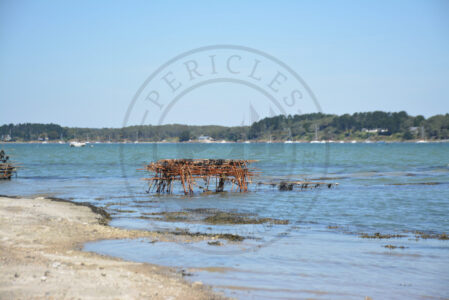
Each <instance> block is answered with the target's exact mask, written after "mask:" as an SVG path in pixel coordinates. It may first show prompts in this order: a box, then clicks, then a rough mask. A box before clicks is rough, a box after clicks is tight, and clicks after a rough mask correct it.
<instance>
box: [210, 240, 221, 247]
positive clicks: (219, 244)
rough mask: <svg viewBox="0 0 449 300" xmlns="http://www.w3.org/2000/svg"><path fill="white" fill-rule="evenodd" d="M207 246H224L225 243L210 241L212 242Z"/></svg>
mask: <svg viewBox="0 0 449 300" xmlns="http://www.w3.org/2000/svg"><path fill="white" fill-rule="evenodd" d="M207 244H208V245H211V246H223V243H222V242H220V241H210V242H207Z"/></svg>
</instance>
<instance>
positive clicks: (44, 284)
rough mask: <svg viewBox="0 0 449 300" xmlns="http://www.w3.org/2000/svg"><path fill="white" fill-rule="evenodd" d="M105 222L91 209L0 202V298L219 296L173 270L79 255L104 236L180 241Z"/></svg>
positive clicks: (41, 200) (0, 199)
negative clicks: (86, 247) (87, 246)
mask: <svg viewBox="0 0 449 300" xmlns="http://www.w3.org/2000/svg"><path fill="white" fill-rule="evenodd" d="M106 224H107V214H105V213H103V214H102V211H101V210H96V209H95V208H94V207H87V206H82V205H75V204H73V203H70V202H63V201H57V200H55V199H53V200H51V199H44V198H41V197H40V198H35V199H25V198H9V197H0V266H1V271H0V299H19V298H20V299H30V298H33V299H44V298H45V299H86V298H89V299H222V297H221V296H220V295H217V294H214V293H213V292H212V291H211V289H210V288H209V287H207V286H204V285H203V284H202V283H201V282H194V283H189V282H187V281H185V280H184V279H183V278H182V274H181V272H179V271H177V270H175V269H172V268H167V267H161V266H156V265H151V264H145V263H134V262H127V261H123V260H120V259H116V258H111V257H106V256H101V255H98V254H95V253H88V252H83V251H81V248H82V245H83V244H84V243H86V242H90V241H96V240H101V239H123V238H138V237H148V238H150V239H151V238H152V239H157V240H170V239H174V238H176V239H179V238H181V239H182V237H170V236H166V235H164V234H161V233H155V232H147V231H138V230H123V229H119V228H113V227H109V226H107V225H106Z"/></svg>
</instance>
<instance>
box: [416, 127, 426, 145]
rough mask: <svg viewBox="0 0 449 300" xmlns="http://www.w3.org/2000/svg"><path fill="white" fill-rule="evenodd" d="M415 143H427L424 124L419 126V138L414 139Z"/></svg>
mask: <svg viewBox="0 0 449 300" xmlns="http://www.w3.org/2000/svg"><path fill="white" fill-rule="evenodd" d="M416 143H417V144H427V143H428V141H426V138H425V134H424V126H421V139H420V140H419V141H416Z"/></svg>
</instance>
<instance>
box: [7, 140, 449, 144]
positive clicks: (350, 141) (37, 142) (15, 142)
mask: <svg viewBox="0 0 449 300" xmlns="http://www.w3.org/2000/svg"><path fill="white" fill-rule="evenodd" d="M71 142H77V141H64V142H59V141H47V142H42V141H14V142H5V141H0V145H8V144H12V145H14V144H43V145H46V144H51V145H55V144H56V145H58V144H59V145H69V144H70V143H71ZM81 142H83V143H87V144H89V145H95V144H97V145H98V144H101V145H104V144H106V145H108V144H110V145H117V144H384V143H385V144H397V143H401V144H416V143H434V144H436V143H449V140H447V139H442V140H407V141H404V140H330V141H328V140H317V141H308V140H307V141H306V140H298V141H289V140H280V141H268V140H254V141H253V140H250V141H238V142H234V141H224V140H223V141H209V142H202V141H198V140H195V141H188V142H178V141H138V142H137V143H136V142H134V141H116V142H95V141H93V142H85V141H81Z"/></svg>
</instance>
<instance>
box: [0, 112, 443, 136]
mask: <svg viewBox="0 0 449 300" xmlns="http://www.w3.org/2000/svg"><path fill="white" fill-rule="evenodd" d="M200 136H207V137H210V138H211V139H214V140H227V141H243V140H269V139H270V140H273V141H276V140H279V141H282V140H313V139H316V138H318V139H320V140H323V139H325V140H343V139H374V140H411V139H420V138H426V139H430V140H441V139H449V114H445V115H436V116H432V117H429V118H427V119H426V118H425V117H423V116H410V115H408V114H407V113H406V112H404V111H401V112H392V113H391V112H382V111H374V112H363V113H354V114H352V115H351V114H344V115H340V116H338V115H333V114H323V113H312V114H302V115H293V116H292V115H288V116H284V115H279V116H276V117H270V118H264V119H262V120H260V121H257V122H254V123H253V124H252V125H251V126H235V127H225V126H215V125H209V126H193V125H180V124H171V125H159V126H154V125H142V126H129V127H125V128H77V127H62V126H60V125H57V124H35V123H25V124H16V125H14V124H5V125H3V126H1V127H0V138H1V139H2V140H4V141H5V140H7V141H37V140H50V141H52V140H53V141H54V140H83V141H85V140H90V141H103V142H106V141H111V142H118V141H124V140H127V141H136V140H138V141H164V140H165V141H181V142H182V141H188V140H191V139H192V140H195V139H198V138H199V137H200Z"/></svg>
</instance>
